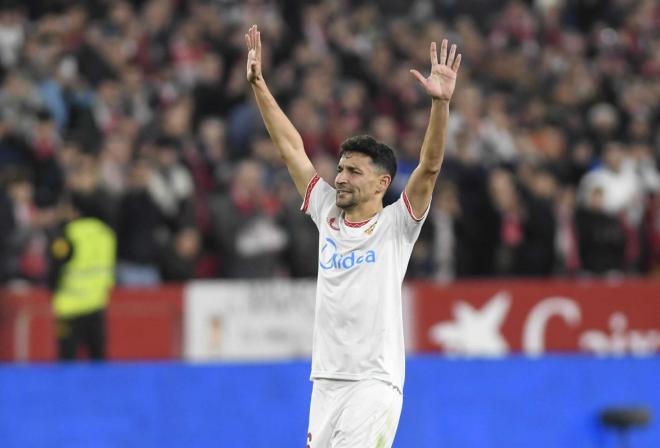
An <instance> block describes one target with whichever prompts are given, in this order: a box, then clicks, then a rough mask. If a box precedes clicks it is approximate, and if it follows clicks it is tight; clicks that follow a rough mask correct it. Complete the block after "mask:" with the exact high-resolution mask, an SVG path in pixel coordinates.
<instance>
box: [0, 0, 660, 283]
mask: <svg viewBox="0 0 660 448" xmlns="http://www.w3.org/2000/svg"><path fill="white" fill-rule="evenodd" d="M3 5H4V6H3V9H2V10H1V11H0V84H1V89H0V185H1V186H2V188H1V189H0V254H2V255H1V256H0V282H8V281H12V280H17V279H20V280H23V281H28V282H31V283H36V284H39V283H42V282H43V281H44V279H45V278H46V275H47V270H48V262H47V255H46V252H47V251H46V246H47V242H48V232H49V229H50V228H52V227H53V226H55V225H57V223H58V220H59V212H58V210H59V205H60V204H61V202H62V199H63V198H64V197H66V196H67V195H68V194H70V193H72V192H75V193H76V194H79V195H86V196H87V197H88V198H89V199H90V201H89V202H90V203H92V204H94V206H95V207H94V213H95V214H96V215H97V216H98V217H101V218H102V219H104V220H106V221H107V222H108V223H110V224H111V225H112V226H113V227H114V228H115V229H116V232H117V235H118V256H119V262H118V266H117V279H118V282H119V283H120V284H123V285H155V284H159V283H160V282H165V281H182V280H186V279H190V278H238V277H269V276H290V277H309V276H314V275H315V274H316V266H317V251H316V247H317V233H316V229H315V227H314V224H313V223H312V222H311V220H309V219H307V218H305V217H304V216H303V215H302V214H300V213H299V212H298V209H299V206H300V198H299V197H298V195H297V193H296V191H295V188H294V187H293V185H292V183H291V181H290V180H289V177H288V174H287V171H286V169H285V167H284V166H283V164H282V162H281V161H280V160H279V158H278V156H277V154H276V151H275V149H274V147H273V145H272V143H271V142H270V140H269V138H268V136H267V134H265V131H264V129H263V125H262V122H261V119H260V117H259V115H258V114H259V113H258V110H257V108H256V106H255V104H254V103H253V99H252V95H251V92H250V91H249V85H248V83H247V82H246V80H245V54H246V50H245V48H244V39H243V35H244V33H245V31H246V30H247V29H248V27H249V26H250V25H251V24H253V23H256V24H258V25H259V28H260V30H261V32H262V41H263V42H264V59H265V61H264V75H265V77H266V79H267V80H268V82H269V85H270V86H271V88H272V90H273V92H274V94H275V96H276V98H277V99H278V101H279V102H280V104H281V105H282V106H283V108H284V110H285V112H286V113H287V115H288V116H289V117H290V118H291V120H292V121H293V123H294V125H295V126H296V128H297V129H298V130H299V131H300V133H301V135H302V137H303V141H304V143H305V147H306V150H307V151H308V153H309V155H310V157H311V158H312V159H313V162H314V163H315V166H316V167H317V169H318V170H319V174H320V175H321V176H322V177H324V178H326V179H327V180H329V181H330V182H331V183H332V179H333V178H334V171H335V164H336V161H337V160H336V159H337V150H338V148H339V144H340V143H341V141H342V140H343V139H345V138H346V137H348V136H351V135H355V134H361V133H368V134H371V135H373V136H375V137H376V138H377V139H378V140H380V141H383V142H384V143H387V144H388V145H390V146H391V147H393V148H394V149H395V150H396V153H397V157H398V160H399V171H398V174H397V178H396V179H395V180H394V183H393V185H392V188H391V191H390V193H389V195H388V198H387V201H392V200H394V199H396V198H397V197H398V195H399V194H400V193H401V191H402V189H403V187H404V185H405V183H406V180H407V177H408V176H409V175H410V173H411V171H412V170H413V169H414V167H415V165H416V162H417V160H418V154H419V149H420V145H421V142H422V140H423V136H424V130H425V128H426V125H427V120H428V113H429V100H428V98H427V96H426V95H425V94H424V93H423V92H422V91H420V90H419V87H418V83H417V82H416V81H415V79H414V78H413V77H412V75H411V74H410V73H409V69H410V68H416V69H417V70H420V71H422V72H424V71H425V70H428V45H429V42H431V41H432V40H436V41H439V40H440V39H442V38H449V39H450V41H452V42H456V43H457V44H458V45H459V48H460V51H461V52H462V54H463V63H462V66H461V73H460V79H459V82H458V86H457V92H456V94H455V96H454V100H453V103H452V111H451V117H450V123H449V134H448V141H447V146H446V157H445V162H444V166H443V171H442V173H441V179H440V182H439V184H438V189H437V192H436V193H435V195H434V199H433V203H432V208H431V212H430V216H429V219H428V220H427V222H426V224H425V226H424V229H423V231H422V235H421V236H420V240H419V242H418V243H417V245H416V248H415V251H414V253H413V256H412V259H411V262H410V267H409V270H408V276H409V277H410V278H433V279H438V280H446V281H448V280H452V279H454V278H465V277H487V276H539V277H543V276H552V275H554V276H557V275H559V276H580V275H608V274H618V275H630V274H633V275H658V274H660V175H659V174H658V168H657V167H658V162H659V161H660V106H659V105H660V4H659V3H658V2H657V1H655V0H600V1H591V0H536V1H522V0H491V1H487V2H486V1H478V0H461V1H455V0H435V1H433V0H417V1H411V2H400V1H392V0H380V1H356V0H353V1H351V0H336V1H302V0H286V1H284V0H282V1H267V0H246V1H232V0H215V1H214V0H190V1H185V0H133V1H128V0H95V1H84V2H83V1H65V0H59V1H55V0H52V1H50V0H48V1H47V0H42V1H17V2H15V3H14V4H13V5H12V4H9V5H7V2H3Z"/></svg>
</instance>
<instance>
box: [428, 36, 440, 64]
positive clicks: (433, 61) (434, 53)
mask: <svg viewBox="0 0 660 448" xmlns="http://www.w3.org/2000/svg"><path fill="white" fill-rule="evenodd" d="M430 51H431V65H437V63H438V49H437V48H436V45H435V42H431V50H430Z"/></svg>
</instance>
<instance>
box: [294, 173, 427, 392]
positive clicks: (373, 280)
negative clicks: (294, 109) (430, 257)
mask: <svg viewBox="0 0 660 448" xmlns="http://www.w3.org/2000/svg"><path fill="white" fill-rule="evenodd" d="M335 194H336V192H335V189H334V188H332V187H331V186H330V185H328V183H327V182H325V181H324V180H322V179H320V178H319V176H318V175H317V176H314V177H313V178H312V180H311V181H310V183H309V185H308V187H307V192H306V194H305V199H304V202H303V205H302V207H301V210H302V211H303V212H305V213H307V214H309V215H310V216H311V218H312V219H313V220H314V223H316V226H317V227H318V229H319V273H318V282H317V289H316V315H315V324H314V341H313V352H312V373H311V379H312V380H314V379H317V378H331V379H341V380H362V379H379V380H382V381H385V382H387V383H390V384H392V385H393V386H396V387H398V388H399V390H401V391H402V390H403V382H404V375H405V348H404V341H403V318H402V304H401V287H402V283H403V278H404V276H405V273H406V268H407V266H408V260H409V259H410V254H411V253H412V249H413V245H414V244H415V241H416V240H417V237H418V236H419V232H420V230H421V227H422V223H423V222H424V220H425V219H426V216H427V215H428V209H427V210H426V212H425V213H424V215H423V216H422V217H420V218H416V217H415V216H414V215H413V212H412V209H411V207H410V203H409V202H408V198H407V196H406V194H405V192H404V193H403V194H402V195H401V197H400V198H399V200H398V201H396V202H395V203H394V204H391V205H389V206H387V207H385V208H384V209H383V210H381V211H380V212H379V213H377V214H376V215H375V216H373V217H372V218H371V219H369V220H368V221H365V222H362V223H350V222H348V221H347V220H345V217H344V213H343V211H342V210H341V209H340V208H339V207H337V206H336V205H335V199H336V198H335Z"/></svg>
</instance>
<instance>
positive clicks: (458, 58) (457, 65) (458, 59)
mask: <svg viewBox="0 0 660 448" xmlns="http://www.w3.org/2000/svg"><path fill="white" fill-rule="evenodd" d="M460 66H461V54H460V53H458V56H456V60H455V61H454V65H452V67H451V69H452V70H453V71H455V72H457V71H458V67H460Z"/></svg>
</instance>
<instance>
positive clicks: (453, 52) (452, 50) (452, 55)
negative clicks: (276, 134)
mask: <svg viewBox="0 0 660 448" xmlns="http://www.w3.org/2000/svg"><path fill="white" fill-rule="evenodd" d="M455 57H456V44H452V46H451V48H450V49H449V57H448V58H447V66H449V67H453V65H454V58H455Z"/></svg>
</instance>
